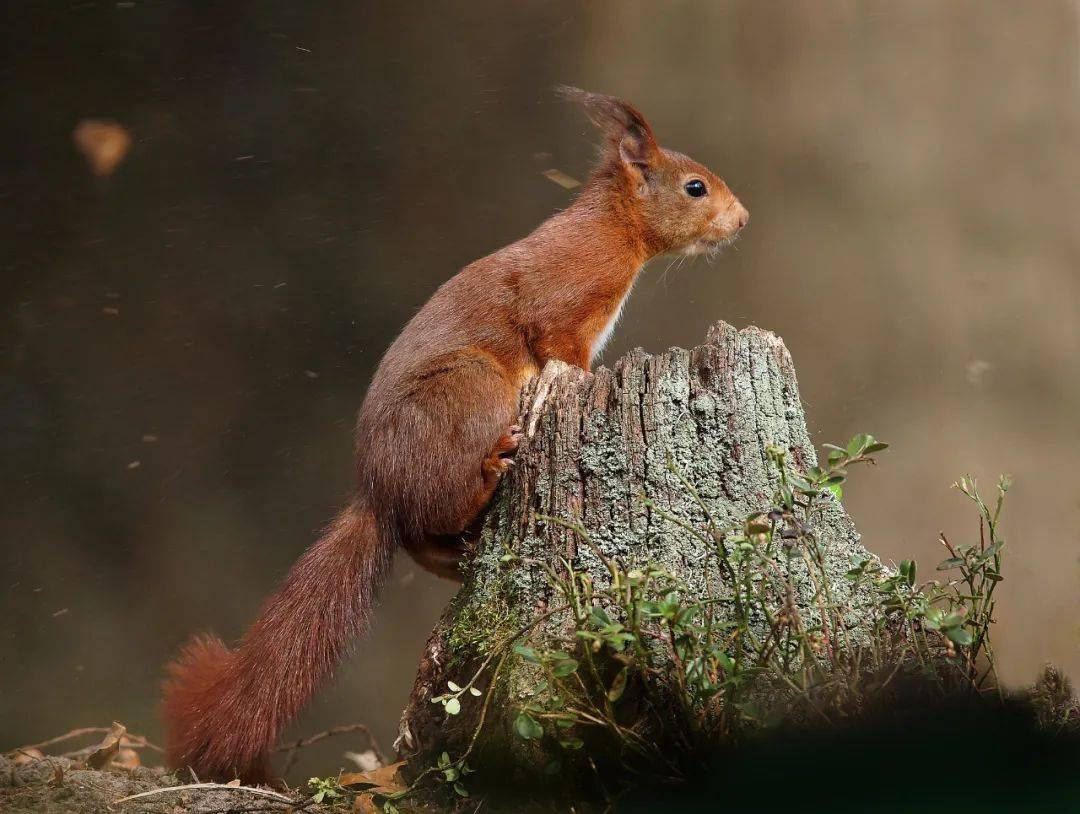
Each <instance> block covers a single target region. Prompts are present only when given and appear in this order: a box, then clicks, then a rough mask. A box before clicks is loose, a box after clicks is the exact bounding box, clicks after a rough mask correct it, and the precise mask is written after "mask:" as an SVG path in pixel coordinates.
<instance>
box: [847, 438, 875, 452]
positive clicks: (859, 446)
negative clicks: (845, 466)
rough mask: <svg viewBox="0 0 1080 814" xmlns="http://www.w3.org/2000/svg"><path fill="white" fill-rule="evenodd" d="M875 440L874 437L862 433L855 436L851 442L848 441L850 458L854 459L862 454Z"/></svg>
mask: <svg viewBox="0 0 1080 814" xmlns="http://www.w3.org/2000/svg"><path fill="white" fill-rule="evenodd" d="M873 440H874V439H873V437H872V436H869V435H863V434H862V433H860V434H859V435H856V436H854V437H853V438H852V439H851V440H850V441H848V445H847V454H848V457H850V458H854V457H856V456H857V455H860V454H862V451H863V450H864V449H866V447H867V445H868V444H870V443H872V442H873Z"/></svg>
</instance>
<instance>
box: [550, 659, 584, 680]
mask: <svg viewBox="0 0 1080 814" xmlns="http://www.w3.org/2000/svg"><path fill="white" fill-rule="evenodd" d="M577 668H578V663H577V661H576V660H574V659H565V660H563V661H560V662H559V663H558V664H556V665H555V667H554V668H553V669H552V671H551V674H552V675H553V676H555V677H556V678H565V677H566V676H568V675H570V674H571V673H573V672H574V671H575V670H577Z"/></svg>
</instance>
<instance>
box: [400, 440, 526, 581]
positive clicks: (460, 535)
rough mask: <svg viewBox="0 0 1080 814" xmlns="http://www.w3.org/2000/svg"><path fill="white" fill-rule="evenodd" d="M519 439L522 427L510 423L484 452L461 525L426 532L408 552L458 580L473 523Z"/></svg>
mask: <svg viewBox="0 0 1080 814" xmlns="http://www.w3.org/2000/svg"><path fill="white" fill-rule="evenodd" d="M520 441H521V428H520V427H518V426H517V425H513V426H511V427H510V428H508V429H507V431H506V432H505V433H504V434H503V435H502V436H500V437H499V440H498V441H496V442H495V446H494V447H492V449H491V451H490V452H489V453H488V454H487V455H486V456H484V459H483V460H482V461H481V462H480V473H481V479H480V488H479V489H478V490H477V492H476V494H475V495H474V497H473V499H472V501H471V503H470V505H469V509H468V510H467V511H466V512H465V515H464V516H463V517H462V518H461V522H460V528H457V529H454V530H453V531H450V532H449V533H437V534H428V535H425V538H424V542H423V543H422V544H421V545H420V546H417V547H415V548H413V549H410V551H409V553H410V554H412V557H413V559H414V560H416V562H417V564H418V565H420V567H422V568H424V569H426V570H428V571H430V572H431V573H433V574H435V575H436V576H439V577H443V578H444V579H452V580H454V581H456V582H461V579H462V574H461V560H462V559H464V558H465V557H466V556H467V555H468V541H469V540H470V539H472V538H474V537H475V535H476V533H477V532H478V529H474V528H472V527H473V525H474V523H475V522H476V519H477V518H478V517H479V516H480V513H481V512H483V510H484V509H485V508H487V505H488V503H490V502H491V496H492V495H493V494H495V490H496V489H497V488H498V486H499V481H500V480H502V476H503V475H504V474H505V473H506V470H508V469H509V468H510V467H511V466H512V465H513V463H514V461H513V458H512V457H511V456H512V455H513V454H514V452H516V451H517V448H518V444H519V443H520Z"/></svg>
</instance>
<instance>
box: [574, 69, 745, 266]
mask: <svg viewBox="0 0 1080 814" xmlns="http://www.w3.org/2000/svg"><path fill="white" fill-rule="evenodd" d="M559 92H560V93H561V94H562V95H563V96H565V97H567V98H569V99H571V100H573V101H576V102H579V103H580V104H581V105H582V106H583V107H584V108H585V110H586V112H587V113H588V115H589V118H590V119H591V120H592V122H593V124H595V125H596V126H597V127H598V128H599V129H600V132H601V133H603V135H604V137H605V143H604V148H603V150H604V152H603V158H602V161H601V164H600V167H599V168H598V170H597V177H599V178H600V179H610V180H614V181H616V182H618V183H619V185H620V186H622V187H624V188H625V189H627V190H628V192H629V197H630V204H631V206H630V211H631V212H632V213H633V215H634V217H635V219H636V220H637V221H638V223H639V225H640V228H641V229H642V230H643V231H644V233H645V235H644V237H645V239H646V241H647V243H648V245H649V246H650V248H651V250H652V252H653V253H654V254H662V253H664V252H675V251H677V252H682V253H684V254H691V255H692V254H702V253H706V252H713V251H716V250H718V249H720V248H721V247H723V246H726V245H728V244H729V243H731V242H732V241H733V240H734V239H735V237H736V235H738V233H739V230H740V229H742V228H743V227H744V226H746V224H747V223H748V222H749V220H750V213H749V212H747V211H746V207H744V206H743V205H742V204H741V203H740V202H739V199H738V198H736V197H735V195H734V194H732V192H731V190H730V189H728V187H727V184H725V183H724V182H723V180H722V179H721V178H719V177H718V176H717V175H715V174H714V173H713V172H712V171H710V170H709V169H708V168H707V167H704V166H702V165H701V164H699V163H697V162H696V161H694V160H693V159H691V158H688V157H687V156H685V155H682V154H681V153H676V152H674V151H673V150H665V149H664V148H662V147H660V146H659V145H658V144H657V143H656V139H655V138H654V137H653V132H652V128H651V127H650V126H649V123H648V122H647V121H645V117H644V116H642V115H641V113H640V112H639V111H638V110H637V108H635V107H634V106H633V105H631V104H630V103H628V102H624V101H623V100H621V99H616V98H615V97H613V96H604V95H602V94H599V93H589V92H587V91H583V90H580V89H578V88H570V87H565V86H564V87H561V88H559Z"/></svg>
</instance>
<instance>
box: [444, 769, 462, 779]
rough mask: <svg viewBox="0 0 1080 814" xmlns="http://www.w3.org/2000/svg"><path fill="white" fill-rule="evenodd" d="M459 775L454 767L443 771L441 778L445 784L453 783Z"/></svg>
mask: <svg viewBox="0 0 1080 814" xmlns="http://www.w3.org/2000/svg"><path fill="white" fill-rule="evenodd" d="M459 774H460V772H458V770H457V768H456V767H454V766H450V767H448V768H446V769H443V777H444V778H445V779H446V782H447V783H453V782H454V781H455V780H457V779H458V776H459Z"/></svg>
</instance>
